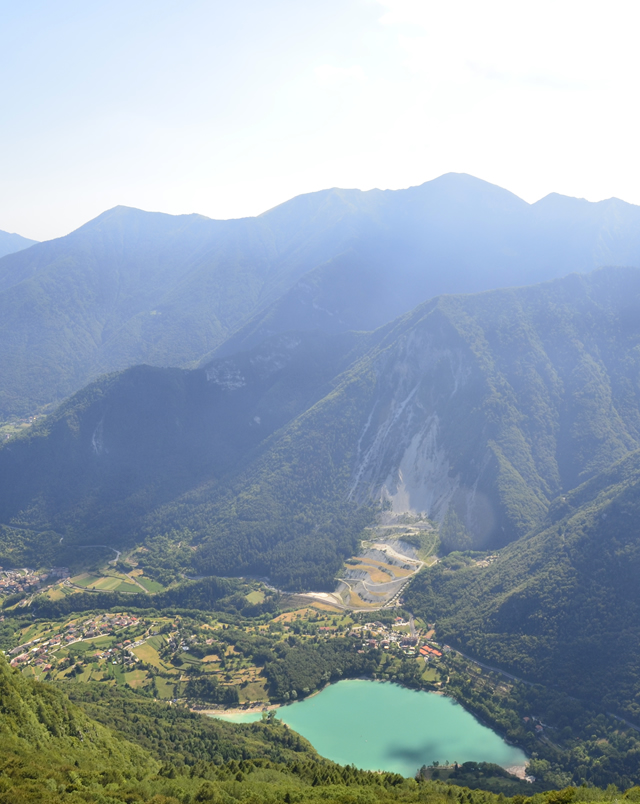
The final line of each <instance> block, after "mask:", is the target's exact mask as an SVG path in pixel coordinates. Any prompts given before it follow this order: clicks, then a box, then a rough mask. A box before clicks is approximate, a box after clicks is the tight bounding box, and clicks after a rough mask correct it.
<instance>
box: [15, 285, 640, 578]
mask: <svg viewBox="0 0 640 804" xmlns="http://www.w3.org/2000/svg"><path fill="white" fill-rule="evenodd" d="M639 376H640V272H639V271H636V270H634V269H603V270H600V271H596V272H593V273H592V274H590V275H586V276H580V275H571V276H568V277H566V278H564V279H562V280H555V281H553V282H549V283H545V284H541V285H537V286H532V287H528V288H521V289H515V290H500V291H491V292H486V293H482V294H475V295H468V296H442V297H440V298H438V299H435V300H433V301H432V302H428V303H426V304H424V305H421V306H420V307H418V308H416V309H415V310H414V311H413V312H412V313H410V314H407V315H406V316H404V317H401V318H400V319H398V320H396V321H395V322H393V323H392V324H390V325H387V326H386V327H384V328H382V329H379V330H377V331H376V332H374V333H370V334H359V335H353V334H351V335H347V334H345V335H339V336H326V335H324V336H323V335H320V334H316V335H310V334H306V335H304V334H300V333H298V334H289V335H286V336H278V337H275V338H273V339H272V340H270V341H265V342H264V343H263V344H262V346H260V347H258V348H257V349H255V350H253V351H249V352H246V353H238V354H237V355H235V356H230V357H228V358H222V359H217V360H215V361H213V362H212V363H210V364H209V366H208V367H207V368H206V369H203V370H194V371H184V370H178V369H171V370H168V369H151V368H148V367H139V368H136V369H132V370H129V371H127V372H124V373H123V374H120V375H113V376H111V377H108V378H105V379H103V380H101V381H99V382H98V383H96V384H94V385H92V386H89V387H88V388H87V389H85V390H84V391H82V392H81V393H79V394H77V395H76V396H75V397H73V398H72V399H71V400H70V401H69V402H68V403H66V404H65V405H64V406H63V407H62V408H61V409H60V410H59V411H58V412H57V413H56V414H55V415H54V416H53V417H51V418H50V419H49V420H47V421H45V422H44V423H43V424H42V425H40V426H38V427H36V428H35V429H34V430H33V431H32V432H31V433H30V434H29V435H27V436H25V437H22V438H21V439H18V440H16V441H13V442H9V443H7V444H6V445H5V446H4V447H3V448H2V449H0V522H2V523H3V524H5V525H9V524H11V523H13V524H17V525H19V526H21V527H26V528H33V529H37V530H40V531H42V530H45V529H47V528H53V530H54V531H56V533H59V534H60V536H62V535H64V538H65V544H70V543H72V542H73V540H75V541H79V540H81V539H82V540H85V541H86V540H87V539H90V540H92V541H94V542H96V541H101V542H103V543H111V542H112V541H113V540H114V539H118V540H119V541H120V543H125V542H131V541H132V540H134V541H136V540H137V541H139V540H142V539H145V538H147V537H148V536H151V535H156V534H162V533H171V534H172V536H171V538H174V539H175V540H178V541H181V542H182V543H184V544H187V543H189V544H192V546H193V547H194V548H196V549H195V550H194V551H192V559H191V560H192V571H194V572H196V573H197V574H201V573H210V574H234V573H249V574H256V575H269V576H270V577H272V578H273V579H274V580H275V581H277V583H278V584H280V585H283V586H287V587H289V588H300V587H303V586H305V585H306V586H317V587H325V588H326V587H330V586H331V585H332V583H333V577H334V574H335V572H336V570H337V569H338V568H339V566H340V562H341V560H342V559H344V558H345V557H347V556H348V555H351V554H352V553H351V551H352V550H353V549H354V547H355V545H356V539H357V534H358V532H359V528H360V527H362V525H363V524H366V523H367V522H368V521H369V520H370V517H371V515H372V512H373V507H374V506H375V505H378V504H384V505H389V506H391V507H392V508H393V509H394V510H396V511H412V512H425V513H427V514H429V515H430V516H432V517H434V518H436V519H438V520H439V521H441V522H443V528H442V535H443V537H446V545H447V548H448V549H456V548H463V547H469V546H472V547H476V548H491V549H493V548H496V547H500V546H503V545H505V544H507V543H509V542H511V541H513V540H514V539H517V538H520V537H521V536H523V535H525V534H526V533H528V532H529V531H530V530H531V529H532V528H534V527H536V526H537V525H539V523H540V522H542V521H543V519H544V517H545V515H546V512H547V509H548V505H549V503H550V502H551V501H552V500H553V499H554V498H555V497H557V496H558V495H559V494H561V493H563V492H565V491H567V490H570V489H573V488H575V487H576V486H578V485H579V484H581V483H582V482H584V481H585V480H587V479H589V478H590V477H593V476H595V475H596V474H597V473H598V472H601V471H602V470H604V469H606V468H607V467H608V466H609V465H611V464H613V463H614V462H615V461H617V460H619V459H620V458H622V457H624V456H625V455H626V454H627V453H628V452H629V451H632V450H635V449H638V448H639V447H640V388H639V383H638V378H639ZM88 534H90V535H88ZM51 538H52V539H53V538H55V537H53V536H52V537H51ZM58 538H59V537H58ZM105 540H109V541H107V542H105Z"/></svg>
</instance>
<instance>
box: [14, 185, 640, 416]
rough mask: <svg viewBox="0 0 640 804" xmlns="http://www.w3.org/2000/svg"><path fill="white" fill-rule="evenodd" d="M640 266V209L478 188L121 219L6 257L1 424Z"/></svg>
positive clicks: (116, 214) (122, 215) (354, 194)
mask: <svg viewBox="0 0 640 804" xmlns="http://www.w3.org/2000/svg"><path fill="white" fill-rule="evenodd" d="M638 264H640V209H639V208H638V207H636V206H633V205H631V204H626V203H624V202H622V201H619V200H617V199H610V200H609V201H602V202H599V203H596V204H593V203H589V202H586V201H582V200H579V199H573V198H566V197H563V196H559V195H550V196H547V197H546V198H544V199H542V200H541V201H539V202H537V203H536V204H531V205H530V204H527V203H526V202H524V201H522V200H521V199H519V198H518V197H517V196H515V195H513V194H512V193H509V192H508V191H506V190H503V189H501V188H499V187H496V186H494V185H491V184H488V183H487V182H483V181H480V180H479V179H475V178H473V177H471V176H467V175H464V174H447V175H445V176H442V177H440V178H439V179H436V180H434V181H431V182H427V183H425V184H423V185H421V186H419V187H413V188H409V189H407V190H398V191H381V190H371V191H368V192H361V191H359V190H339V189H333V190H325V191H321V192H317V193H311V194H309V195H304V196H299V197H297V198H294V199H292V200H290V201H288V202H286V203H284V204H282V205H280V206H279V207H276V208H274V209H272V210H270V211H268V212H266V213H264V214H263V215H260V216H258V217H256V218H245V219H240V220H230V221H215V220H210V219H208V218H204V217H202V216H199V215H182V216H170V215H165V214H161V213H150V212H142V211H140V210H135V209H129V208H125V207H116V208H115V209H112V210H110V211H108V212H105V213H104V214H102V215H100V216H99V217H98V218H96V219H95V220H93V221H90V222H89V223H87V224H85V225H84V226H82V227H80V229H78V230H76V231H75V232H72V233H71V234H69V235H67V236H65V237H62V238H59V239H57V240H52V241H47V242H45V243H39V244H36V245H34V246H32V247H30V248H27V249H24V250H23V251H20V252H18V253H14V254H9V255H7V256H5V257H3V258H2V259H0V322H2V323H1V324H0V418H4V419H6V418H8V417H11V416H25V415H27V414H32V413H34V412H36V411H37V410H38V409H40V408H42V407H43V406H46V405H51V404H53V403H56V402H59V401H61V400H62V399H63V398H65V397H67V396H68V395H69V394H71V393H73V392H75V391H77V390H79V389H80V388H81V387H83V386H84V385H85V384H86V383H87V382H89V381H90V380H92V379H95V378H96V377H98V376H99V375H101V374H104V373H106V372H111V371H115V370H121V369H124V368H127V367H128V366H131V365H134V364H138V363H147V364H150V365H155V366H181V367H192V366H196V365H204V364H206V363H207V362H208V361H209V360H210V359H211V358H212V357H214V356H215V355H229V354H233V353H234V352H236V351H238V350H240V349H242V350H246V349H248V348H251V347H253V346H257V345H259V344H260V343H261V342H262V341H263V340H264V339H265V338H266V337H269V336H271V335H274V334H282V333H284V332H288V331H291V330H296V331H301V330H304V331H312V330H316V329H319V330H321V331H324V332H332V333H339V332H346V331H349V330H373V329H375V328H377V327H380V326H382V325H384V324H386V323H388V322H389V321H391V320H393V319H394V318H396V317H397V316H398V315H401V314H403V313H405V312H408V311H409V310H411V309H412V308H413V307H415V305H416V304H417V303H419V302H421V301H425V300H427V299H430V298H433V297H435V296H436V295H439V294H442V293H469V292H477V291H481V290H488V289H492V288H498V287H504V286H514V285H526V284H530V283H534V282H540V281H545V280H548V279H551V278H556V277H560V276H563V275H565V274H567V273H569V272H571V271H580V272H583V271H589V270H592V269H593V268H597V267H599V266H603V265H638Z"/></svg>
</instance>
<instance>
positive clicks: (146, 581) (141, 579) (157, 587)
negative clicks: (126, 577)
mask: <svg viewBox="0 0 640 804" xmlns="http://www.w3.org/2000/svg"><path fill="white" fill-rule="evenodd" d="M132 574H133V573H132ZM136 581H137V582H138V583H139V584H140V586H144V588H145V589H146V590H147V592H151V593H155V592H162V591H163V590H164V586H163V585H162V584H161V583H158V581H152V580H151V578H146V577H145V576H144V575H138V576H137V577H136Z"/></svg>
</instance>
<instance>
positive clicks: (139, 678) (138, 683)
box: [123, 670, 149, 690]
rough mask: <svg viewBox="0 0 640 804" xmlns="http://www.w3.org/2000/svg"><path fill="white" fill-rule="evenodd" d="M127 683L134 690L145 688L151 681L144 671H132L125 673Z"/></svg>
mask: <svg viewBox="0 0 640 804" xmlns="http://www.w3.org/2000/svg"><path fill="white" fill-rule="evenodd" d="M123 676H124V680H125V682H126V683H127V684H128V685H129V686H130V687H132V688H133V689H134V690H135V689H139V688H140V687H144V685H145V683H148V681H149V679H148V676H147V674H146V672H145V671H144V670H131V671H129V672H128V673H123Z"/></svg>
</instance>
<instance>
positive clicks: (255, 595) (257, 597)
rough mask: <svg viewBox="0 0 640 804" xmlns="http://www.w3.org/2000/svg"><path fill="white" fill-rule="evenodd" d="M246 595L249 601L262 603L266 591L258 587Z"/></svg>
mask: <svg viewBox="0 0 640 804" xmlns="http://www.w3.org/2000/svg"><path fill="white" fill-rule="evenodd" d="M246 597H247V600H248V601H249V603H254V604H255V603H262V601H263V600H264V592H260V591H259V590H258V589H255V590H254V591H253V592H249V594H248V595H247V596H246Z"/></svg>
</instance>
